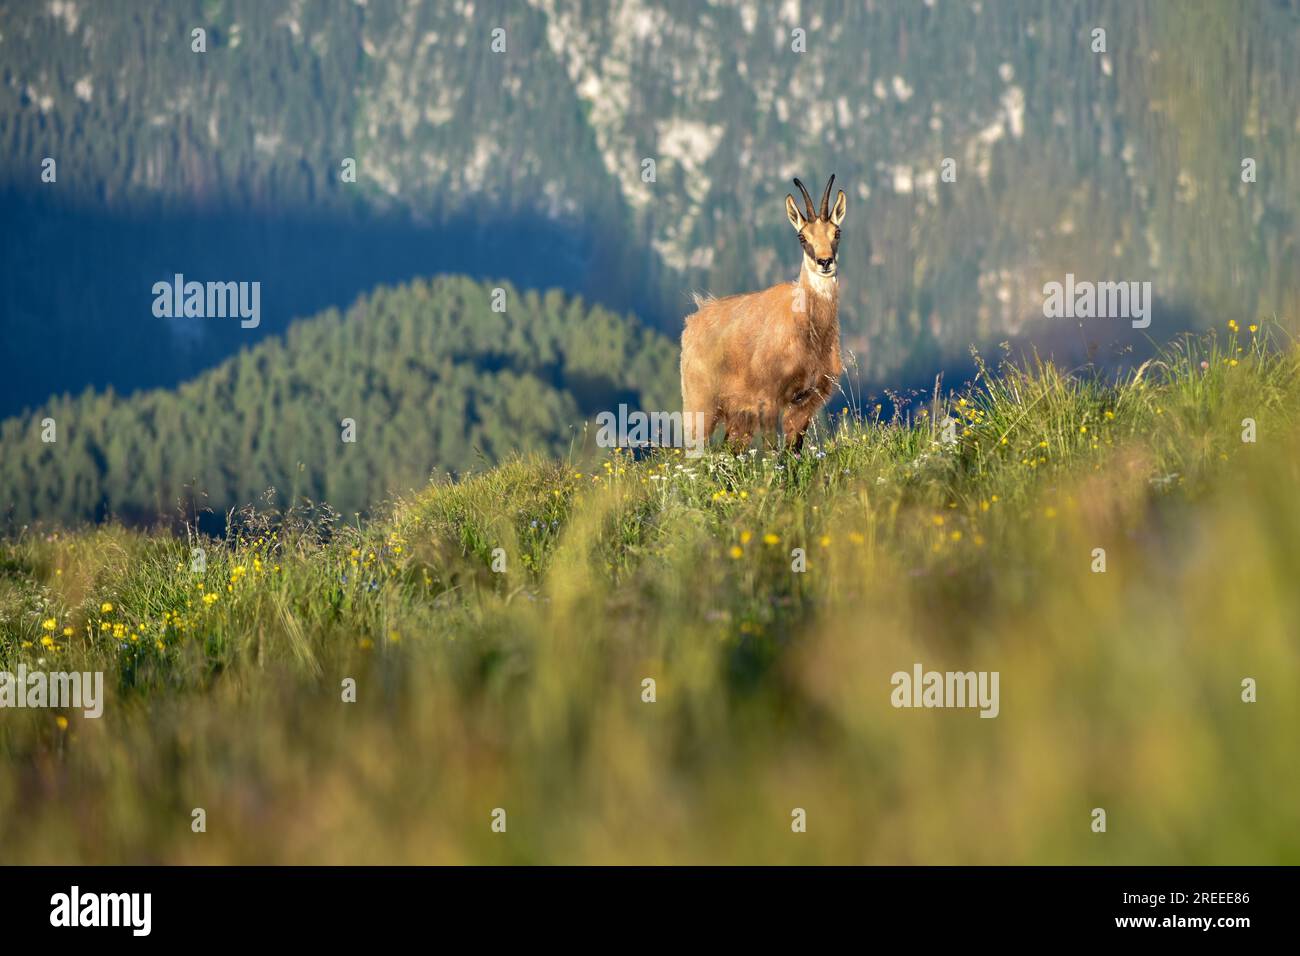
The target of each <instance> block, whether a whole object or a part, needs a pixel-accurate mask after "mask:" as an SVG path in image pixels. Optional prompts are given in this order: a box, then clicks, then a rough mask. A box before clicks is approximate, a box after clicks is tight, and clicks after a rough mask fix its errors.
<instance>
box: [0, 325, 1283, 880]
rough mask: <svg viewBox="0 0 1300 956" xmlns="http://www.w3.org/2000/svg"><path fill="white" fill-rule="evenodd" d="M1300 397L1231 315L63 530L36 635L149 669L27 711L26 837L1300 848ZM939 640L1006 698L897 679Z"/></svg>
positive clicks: (618, 854) (18, 793) (608, 851)
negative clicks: (363, 496) (912, 394)
mask: <svg viewBox="0 0 1300 956" xmlns="http://www.w3.org/2000/svg"><path fill="white" fill-rule="evenodd" d="M1297 409H1300V350H1296V349H1295V348H1293V347H1291V346H1286V347H1283V348H1269V347H1266V345H1265V343H1264V341H1263V338H1262V335H1261V334H1259V333H1257V332H1255V331H1253V330H1237V329H1235V328H1234V329H1232V330H1231V331H1230V332H1229V334H1228V335H1227V337H1226V339H1225V338H1223V337H1220V338H1217V339H1216V338H1214V337H1211V338H1205V339H1187V340H1184V341H1182V342H1180V343H1178V344H1176V345H1175V346H1173V347H1171V348H1170V349H1168V350H1167V351H1166V352H1165V353H1164V354H1163V356H1162V357H1161V358H1160V359H1159V360H1157V361H1154V362H1150V363H1148V364H1146V365H1144V366H1143V367H1141V368H1139V369H1137V370H1135V371H1133V372H1130V373H1126V374H1125V375H1123V376H1122V377H1120V378H1118V379H1110V380H1104V379H1102V378H1099V377H1096V376H1089V375H1066V374H1063V373H1062V372H1061V371H1060V370H1058V369H1056V368H1055V367H1054V366H1052V365H1051V364H1050V363H1046V362H1038V361H1034V362H1030V363H1027V364H1024V365H1012V364H1008V363H1005V362H1004V363H1002V364H1001V365H1000V366H999V367H998V368H995V369H988V368H981V372H980V375H979V376H978V377H977V379H976V380H975V382H974V383H973V384H972V386H971V387H970V388H969V389H968V390H966V391H964V392H962V393H961V394H951V395H940V396H938V397H936V398H934V399H933V400H932V401H931V402H929V403H928V404H927V405H926V406H925V407H924V408H921V409H917V410H915V411H913V412H911V413H909V414H905V415H904V414H902V413H900V414H899V415H897V416H895V418H894V419H893V420H890V421H879V420H875V419H873V418H868V419H866V420H864V419H860V418H855V417H845V418H843V419H838V420H837V421H835V422H834V423H833V424H832V426H831V427H830V429H829V431H824V432H823V434H822V435H821V437H820V438H819V439H818V440H817V441H816V442H815V443H814V444H813V445H812V446H811V447H807V448H805V453H804V454H803V456H802V457H799V458H795V457H793V456H790V455H788V454H784V453H777V452H773V451H764V452H755V453H753V454H745V455H734V454H731V453H729V452H727V451H725V450H723V449H715V450H713V451H711V452H710V453H709V454H707V455H706V456H705V457H703V458H700V459H694V460H692V459H688V458H686V457H684V456H682V455H681V454H680V453H671V452H662V453H658V454H656V455H654V456H651V457H649V458H647V459H645V460H634V459H633V458H632V457H631V456H629V455H626V454H612V455H609V456H608V457H607V458H606V459H605V460H603V461H599V462H597V463H595V464H594V466H593V465H592V463H590V462H587V463H583V464H576V463H559V462H552V461H543V460H537V459H526V460H524V459H521V460H518V461H515V462H511V463H509V464H506V465H503V466H501V467H499V468H496V469H493V470H491V471H487V472H485V473H483V474H480V475H476V476H471V477H469V478H467V479H464V480H462V481H460V482H457V483H438V484H434V485H432V486H430V487H429V488H428V489H426V490H425V491H423V492H421V493H419V494H414V495H412V496H410V497H408V498H406V499H404V500H400V501H396V502H394V503H392V505H391V507H389V508H388V509H387V511H386V513H385V515H384V517H383V518H382V519H379V520H376V521H374V522H372V523H369V524H365V525H359V526H358V525H352V526H348V525H343V524H340V523H339V522H338V521H337V520H336V517H335V516H333V515H331V514H330V513H329V512H328V511H322V510H320V509H313V510H311V511H299V512H294V513H290V514H283V515H280V514H259V513H256V512H251V511H250V512H247V513H245V514H244V515H242V516H241V517H240V520H239V521H237V522H236V523H235V524H236V527H237V528H238V529H239V531H238V533H236V534H233V535H232V536H231V537H230V539H229V540H227V541H221V542H218V541H214V540H198V539H195V540H185V539H182V538H178V537H175V536H171V535H158V534H147V533H142V532H136V531H130V530H127V529H124V528H121V527H115V526H106V527H98V528H86V529H81V530H73V531H60V530H50V529H40V530H29V531H27V532H25V533H23V534H22V535H19V536H18V537H16V538H14V539H12V540H9V541H7V542H5V543H4V544H3V546H2V547H0V664H2V665H3V667H4V668H8V669H13V668H14V667H16V665H17V664H18V663H19V662H25V663H26V664H27V666H28V667H29V668H41V669H45V670H72V669H77V670H102V671H104V672H106V675H107V683H108V686H109V688H110V696H109V700H108V703H107V706H106V709H105V713H104V716H103V717H102V718H101V719H99V720H90V719H86V718H84V717H82V716H81V715H80V713H79V712H51V711H48V710H0V758H2V759H3V761H4V768H5V772H4V773H0V862H5V863H32V862H40V863H49V862H90V863H110V862H113V863H116V862H180V863H200V862H203V863H226V862H231V863H233V862H270V863H289V862H294V863H338V862H355V863H378V862H394V863H421V862H451V863H468V862H528V863H533V862H555V863H572V862H583V863H585V862H602V863H669V862H688V863H759V862H761V863H832V862H834V863H922V862H924V863H1188V862H1195V863H1267V862H1290V863H1294V862H1297V861H1298V860H1300V805H1298V804H1297V802H1296V800H1295V799H1294V795H1295V793H1296V792H1297V784H1300V779H1298V778H1300V771H1298V770H1297V761H1296V759H1295V757H1296V753H1297V743H1298V733H1297V728H1298V727H1300V696H1298V695H1297V688H1298V687H1300V649H1298V647H1297V634H1300V597H1298V596H1297V590H1296V588H1295V586H1294V582H1295V579H1296V574H1297V572H1298V571H1300V553H1298V552H1300V544H1298V543H1297V542H1300V502H1298V501H1297V498H1296V495H1295V493H1294V489H1295V488H1296V487H1297V485H1298V481H1297V479H1298V478H1300V475H1298V474H1297V472H1298V471H1300V434H1298V433H1297V429H1296V425H1297ZM1246 418H1251V419H1253V420H1254V421H1255V423H1256V427H1257V441H1255V442H1253V443H1248V442H1243V440H1242V432H1243V424H1242V422H1243V419H1246ZM949 419H954V420H956V421H957V422H958V424H957V425H956V426H955V427H949V426H948V425H947V424H946V423H947V421H948V420H949ZM946 437H952V438H955V441H946V440H945V438H946ZM195 548H201V549H202V550H203V556H204V562H205V567H204V569H203V570H202V571H201V572H199V571H195V570H194V567H195V564H194V559H195V557H196V556H195V553H194V549H195ZM796 548H799V549H803V551H804V553H805V555H806V571H804V572H802V573H797V572H795V571H793V570H792V564H793V563H794V562H795V561H796V558H797V556H796V555H792V551H793V549H796ZM1098 548H1101V549H1104V550H1105V561H1106V570H1105V572H1104V573H1098V572H1095V571H1094V570H1093V568H1094V567H1095V564H1096V554H1097V552H1096V549H1098ZM497 549H500V551H498V550H497ZM502 559H504V562H505V571H504V572H502V573H498V572H495V571H494V570H493V564H494V562H495V563H496V564H497V566H498V567H500V562H501V560H502ZM65 629H67V631H68V633H65ZM917 662H920V663H922V664H923V665H924V667H925V668H926V669H927V670H929V669H933V670H940V671H944V670H960V671H967V670H988V671H998V672H999V673H1000V675H1001V681H1000V687H1001V712H1000V714H999V716H998V717H997V718H996V719H991V720H986V719H980V718H979V717H978V716H977V714H976V712H975V711H972V710H957V709H947V710H944V709H934V710H926V709H920V710H912V709H895V708H894V707H893V706H891V703H890V694H891V690H892V687H891V684H890V677H891V675H892V674H893V673H894V672H896V671H899V670H903V671H910V670H911V668H912V666H913V664H914V663H917ZM345 678H352V679H354V680H355V681H356V686H357V700H356V702H355V703H344V702H343V701H342V699H341V697H342V693H341V685H342V682H343V681H344V679H345ZM647 678H650V679H653V680H654V681H655V695H656V700H655V701H654V702H653V703H648V702H645V701H644V700H643V693H644V690H643V688H644V684H643V681H645V680H646V679H647ZM1245 678H1253V679H1255V680H1256V681H1257V682H1258V701H1257V702H1256V703H1245V702H1243V701H1242V681H1243V679H1245ZM199 807H201V808H203V809H204V810H205V811H206V814H207V831H206V832H205V833H194V832H193V831H192V829H191V819H192V818H191V813H192V811H193V810H194V809H195V808H199ZM1098 807H1100V808H1104V809H1105V810H1106V811H1107V830H1106V832H1105V833H1096V832H1093V830H1092V827H1091V824H1092V820H1093V817H1092V811H1093V809H1094V808H1098ZM495 808H502V809H504V810H505V811H506V815H507V817H506V818H507V831H506V832H505V833H494V832H493V831H492V829H491V822H492V817H491V814H492V811H493V810H494V809H495ZM795 808H802V809H804V810H805V811H806V813H807V819H808V825H807V832H806V833H795V832H792V830H791V813H792V811H793V810H794V809H795Z"/></svg>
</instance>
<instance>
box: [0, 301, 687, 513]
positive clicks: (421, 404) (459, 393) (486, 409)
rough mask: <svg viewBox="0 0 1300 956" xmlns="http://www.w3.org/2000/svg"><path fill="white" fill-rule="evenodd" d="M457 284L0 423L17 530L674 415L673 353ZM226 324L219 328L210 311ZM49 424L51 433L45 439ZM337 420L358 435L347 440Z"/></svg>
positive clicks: (199, 502) (360, 484) (329, 315)
mask: <svg viewBox="0 0 1300 956" xmlns="http://www.w3.org/2000/svg"><path fill="white" fill-rule="evenodd" d="M493 288H498V286H493V285H491V284H480V283H476V282H472V281H470V280H467V279H463V278H459V277H444V278H438V279H434V280H431V281H427V282H426V281H417V282H413V283H410V284H408V285H405V286H401V287H396V288H380V289H377V290H375V291H374V292H373V293H371V294H370V295H367V296H364V297H363V298H361V299H360V300H358V301H357V302H356V303H355V304H354V305H353V306H352V307H351V308H349V309H348V310H347V311H346V313H340V312H338V311H337V310H329V311H327V312H325V313H324V314H322V315H319V316H317V317H315V318H313V319H309V320H305V321H302V322H299V323H296V324H295V325H294V326H293V327H292V328H291V329H290V331H289V333H288V335H287V336H286V337H285V338H284V339H283V340H280V339H268V340H265V341H263V342H262V343H260V344H258V345H257V346H255V347H253V348H250V349H246V350H244V351H241V352H240V353H239V354H238V355H237V356H235V357H233V358H231V359H229V360H227V361H225V362H223V363H222V364H221V365H220V366H218V367H217V368H214V369H212V370H210V371H208V372H206V373H204V374H203V375H201V376H199V377H198V378H197V379H195V380H194V381H191V382H187V383H186V384H184V385H182V386H180V387H179V388H178V389H176V390H175V391H162V390H155V391H148V392H141V393H138V394H136V395H134V396H131V397H127V398H122V397H119V396H116V395H114V394H112V393H111V392H109V393H97V392H89V391H88V392H86V393H84V394H82V395H81V396H80V397H77V398H71V397H67V396H64V397H61V398H55V399H52V400H51V401H49V402H47V403H45V404H44V405H42V406H40V407H39V408H38V409H36V410H33V411H31V412H30V413H28V414H25V415H23V416H19V417H16V418H11V419H9V420H7V421H4V422H3V423H0V449H3V462H2V463H0V487H2V488H3V489H4V491H3V499H0V508H3V509H4V513H5V514H6V515H7V517H9V518H10V519H12V520H13V521H15V522H20V523H21V522H28V521H31V520H33V519H35V518H37V517H39V518H41V519H44V520H73V519H82V518H84V519H94V518H100V517H103V516H104V515H105V514H109V513H112V514H116V515H119V516H121V517H123V518H125V519H127V520H132V521H149V520H152V519H154V518H155V517H157V516H159V515H172V516H176V515H177V514H178V507H179V508H180V509H181V511H183V512H187V513H188V512H191V510H192V509H193V508H195V507H198V508H205V507H206V508H212V509H214V510H215V511H217V512H219V513H223V512H225V511H226V510H228V509H229V508H231V507H240V506H242V505H243V504H245V503H247V502H249V501H251V500H253V499H255V498H257V497H259V496H261V495H262V494H263V493H264V492H265V491H266V490H267V489H268V488H271V487H274V488H275V489H276V490H277V495H276V496H275V497H276V498H277V499H278V500H279V501H280V502H282V503H283V502H285V501H287V500H288V499H295V500H296V499H298V498H299V497H301V496H306V497H308V498H311V499H312V500H316V501H325V502H328V503H329V504H330V505H331V506H333V507H335V508H337V509H339V510H341V511H343V512H345V513H350V512H352V511H359V510H363V509H365V508H367V507H369V506H371V505H373V504H375V503H377V502H378V501H380V500H382V499H383V498H384V497H386V496H387V495H389V494H391V493H393V492H395V491H400V490H404V489H406V488H409V487H412V486H416V485H422V484H423V483H424V482H425V481H426V480H427V479H428V477H429V473H430V471H432V470H435V469H452V470H463V469H466V468H470V467H472V466H474V465H475V464H476V463H478V462H481V461H482V462H495V461H498V460H501V459H502V458H504V457H506V456H508V455H510V454H512V453H515V452H519V451H528V450H545V451H548V452H551V453H561V452H563V451H564V450H565V449H567V448H568V447H569V445H570V443H571V442H572V441H573V440H574V438H575V436H577V435H578V431H579V429H580V427H581V425H582V422H583V421H584V419H586V418H590V417H591V415H592V414H593V413H594V412H595V411H598V410H600V409H605V408H614V407H616V406H617V404H618V403H619V402H628V403H629V404H631V405H634V406H641V407H645V408H672V407H674V403H675V402H676V400H677V399H676V382H675V378H676V357H675V347H674V345H673V344H672V343H671V342H669V341H668V340H667V339H665V338H664V337H662V336H660V335H658V334H657V333H654V332H651V331H649V330H646V329H644V328H642V327H641V326H640V325H639V324H638V323H637V322H635V320H632V319H625V318H622V317H619V316H615V315H613V314H612V313H610V312H607V311H605V310H604V309H600V308H593V307H589V306H587V305H586V304H585V303H583V302H582V301H581V300H580V299H575V298H570V297H566V296H564V295H561V294H559V293H547V294H544V295H539V294H536V293H520V292H519V291H517V290H516V289H514V287H513V286H510V285H509V284H502V285H500V286H499V288H501V289H502V290H503V291H504V303H505V308H506V311H505V312H494V311H493V310H492V296H493ZM217 321H219V320H217ZM46 419H53V422H54V426H53V427H54V432H53V437H54V438H55V441H53V442H46V441H43V440H42V438H43V434H42V433H43V432H45V433H46V436H45V437H48V429H47V428H43V426H42V422H44V421H45V420H46ZM344 419H351V420H352V421H353V422H354V423H355V425H354V428H353V437H355V441H352V442H345V441H344V440H343V432H344V426H343V424H342V423H343V421H344Z"/></svg>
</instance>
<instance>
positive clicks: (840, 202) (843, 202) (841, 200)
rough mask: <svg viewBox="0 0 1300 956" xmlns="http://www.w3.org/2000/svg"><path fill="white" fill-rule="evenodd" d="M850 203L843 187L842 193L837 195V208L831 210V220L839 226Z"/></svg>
mask: <svg viewBox="0 0 1300 956" xmlns="http://www.w3.org/2000/svg"><path fill="white" fill-rule="evenodd" d="M848 205H849V201H848V200H847V199H846V198H845V196H844V190H843V189H841V190H840V194H839V195H838V196H836V197H835V208H834V209H832V210H831V222H833V223H835V225H837V226H838V225H839V224H840V223H842V222H843V221H844V213H845V211H846V210H847V209H848Z"/></svg>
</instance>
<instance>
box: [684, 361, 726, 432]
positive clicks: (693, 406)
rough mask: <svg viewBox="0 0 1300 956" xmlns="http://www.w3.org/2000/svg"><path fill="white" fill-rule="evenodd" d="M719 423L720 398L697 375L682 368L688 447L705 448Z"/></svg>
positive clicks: (685, 430) (685, 429) (685, 428)
mask: <svg viewBox="0 0 1300 956" xmlns="http://www.w3.org/2000/svg"><path fill="white" fill-rule="evenodd" d="M717 425H718V400H717V397H716V396H715V395H714V394H713V392H712V390H711V389H710V388H709V387H708V384H707V382H704V381H701V380H700V377H699V376H697V375H692V374H690V373H689V372H688V371H687V369H686V367H685V365H683V368H682V440H683V443H684V444H685V445H686V447H687V448H688V449H690V448H701V449H702V448H703V447H704V446H705V445H707V444H708V443H709V439H710V438H711V437H713V429H714V428H716V427H717Z"/></svg>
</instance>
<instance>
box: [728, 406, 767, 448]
mask: <svg viewBox="0 0 1300 956" xmlns="http://www.w3.org/2000/svg"><path fill="white" fill-rule="evenodd" d="M726 424H727V444H728V445H730V446H731V450H732V452H733V453H734V454H737V455H742V454H744V453H745V452H747V451H749V446H750V444H751V443H752V442H753V441H754V432H755V431H756V430H757V429H758V424H759V423H758V415H757V414H755V413H754V412H752V411H750V410H749V409H738V410H735V411H731V410H729V411H728V412H727V421H726Z"/></svg>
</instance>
